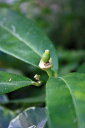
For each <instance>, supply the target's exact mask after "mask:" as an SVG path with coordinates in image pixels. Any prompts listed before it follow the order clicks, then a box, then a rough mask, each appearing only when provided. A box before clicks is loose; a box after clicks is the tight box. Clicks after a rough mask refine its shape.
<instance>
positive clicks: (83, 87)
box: [46, 73, 85, 128]
mask: <svg viewBox="0 0 85 128" xmlns="http://www.w3.org/2000/svg"><path fill="white" fill-rule="evenodd" d="M46 93H47V96H46V102H47V108H48V110H47V112H48V123H49V127H50V128H56V127H58V128H85V74H81V73H72V74H67V75H64V76H62V77H59V78H58V79H56V78H50V79H49V80H48V82H47V88H46Z"/></svg>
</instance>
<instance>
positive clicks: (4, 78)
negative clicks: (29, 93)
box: [0, 71, 32, 94]
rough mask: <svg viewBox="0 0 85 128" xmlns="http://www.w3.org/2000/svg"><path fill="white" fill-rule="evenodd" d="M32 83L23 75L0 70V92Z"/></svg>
mask: <svg viewBox="0 0 85 128" xmlns="http://www.w3.org/2000/svg"><path fill="white" fill-rule="evenodd" d="M31 84H32V80H31V79H29V78H26V77H24V76H20V75H15V74H12V73H7V72H2V71H1V72H0V94H5V93H8V92H11V91H14V90H17V89H19V88H22V87H25V86H28V85H31Z"/></svg>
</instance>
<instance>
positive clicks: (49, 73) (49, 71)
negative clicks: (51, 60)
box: [45, 68, 58, 78]
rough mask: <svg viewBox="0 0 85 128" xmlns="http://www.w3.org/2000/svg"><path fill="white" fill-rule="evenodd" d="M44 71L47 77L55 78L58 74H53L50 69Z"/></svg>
mask: <svg viewBox="0 0 85 128" xmlns="http://www.w3.org/2000/svg"><path fill="white" fill-rule="evenodd" d="M45 71H46V72H47V74H48V76H49V77H52V76H54V77H56V78H57V76H58V74H57V73H55V72H54V71H53V70H52V69H51V68H49V69H47V70H45Z"/></svg>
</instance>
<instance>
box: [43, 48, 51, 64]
mask: <svg viewBox="0 0 85 128" xmlns="http://www.w3.org/2000/svg"><path fill="white" fill-rule="evenodd" d="M41 59H42V61H43V62H44V63H47V62H49V60H50V51H49V50H45V52H44V53H43V55H42V58H41Z"/></svg>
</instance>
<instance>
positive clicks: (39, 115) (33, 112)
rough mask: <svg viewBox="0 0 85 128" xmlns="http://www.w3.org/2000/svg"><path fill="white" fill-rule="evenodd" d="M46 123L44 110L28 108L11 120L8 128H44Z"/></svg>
mask: <svg viewBox="0 0 85 128" xmlns="http://www.w3.org/2000/svg"><path fill="white" fill-rule="evenodd" d="M46 122H47V118H46V113H45V108H35V107H32V108H29V109H27V110H25V111H24V112H23V113H21V114H19V116H17V117H16V118H15V119H13V120H12V121H11V122H10V124H9V127H8V128H44V126H45V124H46Z"/></svg>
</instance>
